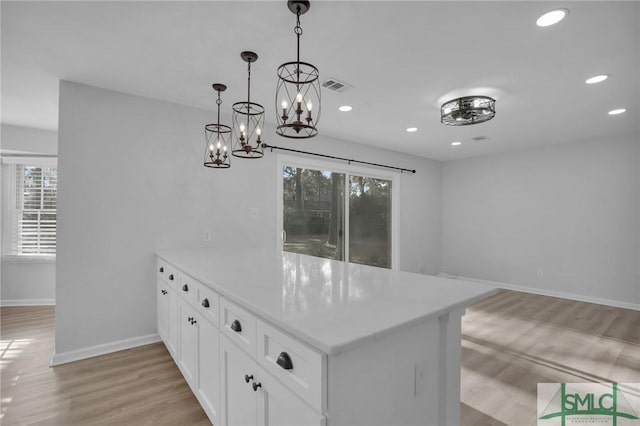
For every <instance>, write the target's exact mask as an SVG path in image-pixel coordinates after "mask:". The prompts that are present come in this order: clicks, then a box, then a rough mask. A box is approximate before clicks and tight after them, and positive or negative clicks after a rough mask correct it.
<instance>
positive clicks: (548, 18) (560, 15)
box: [536, 9, 569, 27]
mask: <svg viewBox="0 0 640 426" xmlns="http://www.w3.org/2000/svg"><path fill="white" fill-rule="evenodd" d="M568 13H569V11H568V10H567V9H556V10H552V11H551V12H547V13H545V14H544V15H542V16H541V17H539V18H538V20H537V21H536V25H537V26H539V27H548V26H551V25H554V24H557V23H558V22H560V21H562V20H563V19H564V18H565V17H566V16H567V14H568Z"/></svg>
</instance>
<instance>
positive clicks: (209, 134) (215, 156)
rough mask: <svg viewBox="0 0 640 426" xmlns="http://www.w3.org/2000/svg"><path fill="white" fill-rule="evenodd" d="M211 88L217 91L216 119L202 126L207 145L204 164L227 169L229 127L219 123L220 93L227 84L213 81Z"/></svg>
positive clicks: (229, 160) (229, 159) (229, 161)
mask: <svg viewBox="0 0 640 426" xmlns="http://www.w3.org/2000/svg"><path fill="white" fill-rule="evenodd" d="M211 87H213V90H215V91H216V92H218V99H217V100H216V104H217V105H218V120H217V121H216V122H215V123H210V124H206V125H205V126H204V133H205V139H206V140H207V146H206V147H205V152H204V166H205V167H211V168H213V169H228V168H229V167H231V158H230V157H229V153H228V147H229V137H230V136H231V127H229V126H226V125H224V124H220V105H221V104H222V99H220V93H221V92H224V91H225V90H227V86H226V85H224V84H222V83H214V84H212V85H211Z"/></svg>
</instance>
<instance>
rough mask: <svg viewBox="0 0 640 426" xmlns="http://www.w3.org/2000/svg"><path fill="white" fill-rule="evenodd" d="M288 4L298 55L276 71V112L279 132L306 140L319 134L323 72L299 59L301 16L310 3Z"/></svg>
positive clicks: (295, 0)
mask: <svg viewBox="0 0 640 426" xmlns="http://www.w3.org/2000/svg"><path fill="white" fill-rule="evenodd" d="M287 7H288V8H289V10H290V11H291V12H292V13H294V14H295V15H296V26H295V27H294V33H295V34H296V40H297V57H296V60H295V61H291V62H285V63H284V64H282V65H280V66H279V67H278V70H277V74H278V84H277V86H276V111H279V113H277V114H276V118H277V124H278V125H277V127H276V133H277V134H278V135H280V136H284V137H287V138H293V139H307V138H312V137H314V136H316V135H317V134H318V128H317V127H316V126H317V124H318V122H319V120H320V110H321V107H320V103H321V93H320V72H319V71H318V68H316V67H315V66H314V65H312V64H310V63H308V62H303V61H301V60H300V37H301V36H302V33H303V31H302V27H301V26H300V15H303V14H305V13H307V12H308V11H309V9H310V7H311V3H310V2H309V1H302V0H289V1H288V2H287ZM283 98H284V100H283V101H282V103H281V104H280V105H278V101H279V100H280V99H283ZM314 101H315V105H314V104H313V102H314ZM305 107H306V109H305Z"/></svg>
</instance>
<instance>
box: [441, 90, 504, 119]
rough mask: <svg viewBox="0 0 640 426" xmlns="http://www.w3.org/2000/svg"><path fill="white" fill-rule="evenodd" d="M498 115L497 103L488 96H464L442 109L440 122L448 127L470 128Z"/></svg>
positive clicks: (448, 103) (449, 102) (446, 104)
mask: <svg viewBox="0 0 640 426" xmlns="http://www.w3.org/2000/svg"><path fill="white" fill-rule="evenodd" d="M495 115H496V101H495V99H493V98H490V97H488V96H464V97H461V98H457V99H452V100H450V101H448V102H445V103H444V104H442V106H441V107H440V122H441V123H442V124H446V125H448V126H468V125H470V124H479V123H483V122H485V121H489V120H491V119H492V118H493V117H495Z"/></svg>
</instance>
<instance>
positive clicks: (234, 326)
mask: <svg viewBox="0 0 640 426" xmlns="http://www.w3.org/2000/svg"><path fill="white" fill-rule="evenodd" d="M231 329H232V330H233V331H235V332H236V333H240V332H241V331H242V326H241V325H240V321H238V320H233V322H232V323H231Z"/></svg>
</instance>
